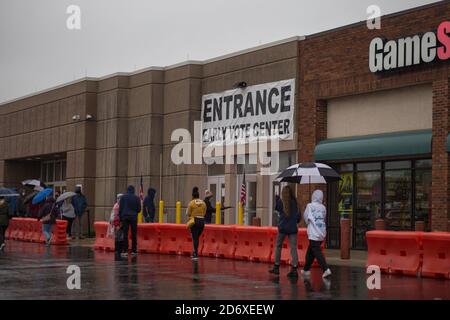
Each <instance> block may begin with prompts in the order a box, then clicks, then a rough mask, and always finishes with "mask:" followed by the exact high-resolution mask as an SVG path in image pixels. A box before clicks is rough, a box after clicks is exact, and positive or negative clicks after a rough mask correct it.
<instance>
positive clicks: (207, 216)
mask: <svg viewBox="0 0 450 320" xmlns="http://www.w3.org/2000/svg"><path fill="white" fill-rule="evenodd" d="M212 197H213V194H212V192H211V191H209V190H206V191H205V200H203V201H204V202H205V204H206V214H205V224H210V223H211V220H212V215H213V213H214V212H216V209H215V208H214V207H213V206H212V205H211V199H212Z"/></svg>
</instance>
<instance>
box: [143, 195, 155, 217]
mask: <svg viewBox="0 0 450 320" xmlns="http://www.w3.org/2000/svg"><path fill="white" fill-rule="evenodd" d="M155 195H156V190H155V189H153V188H149V189H148V190H147V196H146V197H145V199H144V216H145V217H149V218H150V220H151V221H153V220H154V218H155V212H156V207H155Z"/></svg>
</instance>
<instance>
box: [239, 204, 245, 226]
mask: <svg viewBox="0 0 450 320" xmlns="http://www.w3.org/2000/svg"><path fill="white" fill-rule="evenodd" d="M238 224H239V225H241V226H242V225H243V224H244V208H243V207H242V203H241V202H240V201H239V205H238Z"/></svg>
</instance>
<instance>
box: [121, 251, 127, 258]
mask: <svg viewBox="0 0 450 320" xmlns="http://www.w3.org/2000/svg"><path fill="white" fill-rule="evenodd" d="M120 256H121V257H122V258H128V253H126V252H124V253H122V254H120Z"/></svg>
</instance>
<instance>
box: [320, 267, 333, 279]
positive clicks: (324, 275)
mask: <svg viewBox="0 0 450 320" xmlns="http://www.w3.org/2000/svg"><path fill="white" fill-rule="evenodd" d="M328 276H331V270H330V269H329V268H328V269H327V270H325V271H324V272H323V275H322V278H324V279H325V278H326V277H328Z"/></svg>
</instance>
